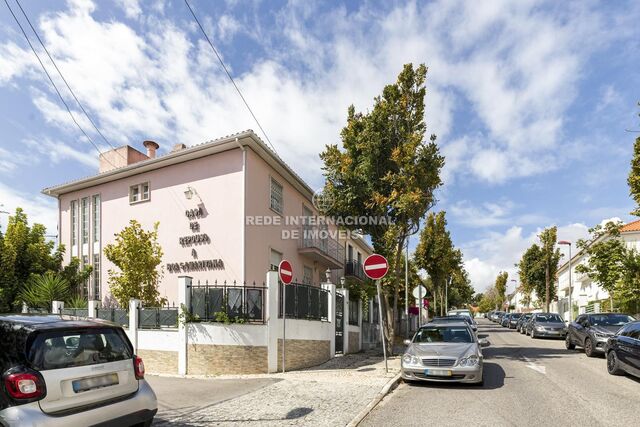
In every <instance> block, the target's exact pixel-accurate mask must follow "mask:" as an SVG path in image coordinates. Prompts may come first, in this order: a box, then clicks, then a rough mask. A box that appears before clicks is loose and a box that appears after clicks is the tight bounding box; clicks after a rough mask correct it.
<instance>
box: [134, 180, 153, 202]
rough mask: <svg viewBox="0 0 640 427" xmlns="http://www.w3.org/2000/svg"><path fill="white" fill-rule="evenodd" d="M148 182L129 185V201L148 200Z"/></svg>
mask: <svg viewBox="0 0 640 427" xmlns="http://www.w3.org/2000/svg"><path fill="white" fill-rule="evenodd" d="M149 198H150V194H149V183H148V182H143V183H141V184H136V185H132V186H131V187H129V203H138V202H145V201H147V200H149Z"/></svg>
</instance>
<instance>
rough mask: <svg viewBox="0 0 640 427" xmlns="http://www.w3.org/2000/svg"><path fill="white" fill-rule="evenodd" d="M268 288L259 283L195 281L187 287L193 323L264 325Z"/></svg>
mask: <svg viewBox="0 0 640 427" xmlns="http://www.w3.org/2000/svg"><path fill="white" fill-rule="evenodd" d="M266 290H267V287H266V286H265V285H264V284H262V285H261V286H258V285H256V283H255V282H253V283H252V284H250V285H247V284H246V283H236V281H233V282H226V281H224V282H218V281H217V280H216V281H214V282H213V283H209V281H205V282H204V283H201V282H200V281H198V282H197V283H195V284H192V285H191V287H190V288H189V292H190V301H191V302H190V307H189V312H190V314H191V316H192V319H191V320H192V321H204V322H222V323H264V321H265V309H264V306H265V298H266Z"/></svg>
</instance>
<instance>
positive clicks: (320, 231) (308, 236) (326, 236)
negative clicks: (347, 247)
mask: <svg viewBox="0 0 640 427" xmlns="http://www.w3.org/2000/svg"><path fill="white" fill-rule="evenodd" d="M298 253H300V254H302V255H305V256H307V257H308V258H309V259H311V260H313V261H317V262H318V263H320V264H322V265H323V266H326V267H327V268H330V269H338V268H343V267H344V248H343V247H342V245H341V244H340V242H338V240H336V239H334V238H333V237H331V232H330V231H329V230H327V229H326V228H322V227H308V226H307V227H302V229H301V230H300V239H299V240H298Z"/></svg>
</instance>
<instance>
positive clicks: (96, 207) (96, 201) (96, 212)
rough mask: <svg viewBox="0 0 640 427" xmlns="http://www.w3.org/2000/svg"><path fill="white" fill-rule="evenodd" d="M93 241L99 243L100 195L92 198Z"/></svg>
mask: <svg viewBox="0 0 640 427" xmlns="http://www.w3.org/2000/svg"><path fill="white" fill-rule="evenodd" d="M92 207H93V241H94V243H95V242H99V241H100V195H95V196H93V206H92Z"/></svg>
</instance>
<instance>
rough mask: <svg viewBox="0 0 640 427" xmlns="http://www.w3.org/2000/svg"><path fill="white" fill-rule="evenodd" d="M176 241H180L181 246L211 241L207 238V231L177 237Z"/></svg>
mask: <svg viewBox="0 0 640 427" xmlns="http://www.w3.org/2000/svg"><path fill="white" fill-rule="evenodd" d="M178 242H180V244H181V245H182V246H189V245H194V244H198V243H211V239H210V238H209V235H208V234H207V233H202V234H192V235H190V236H183V237H178Z"/></svg>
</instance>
